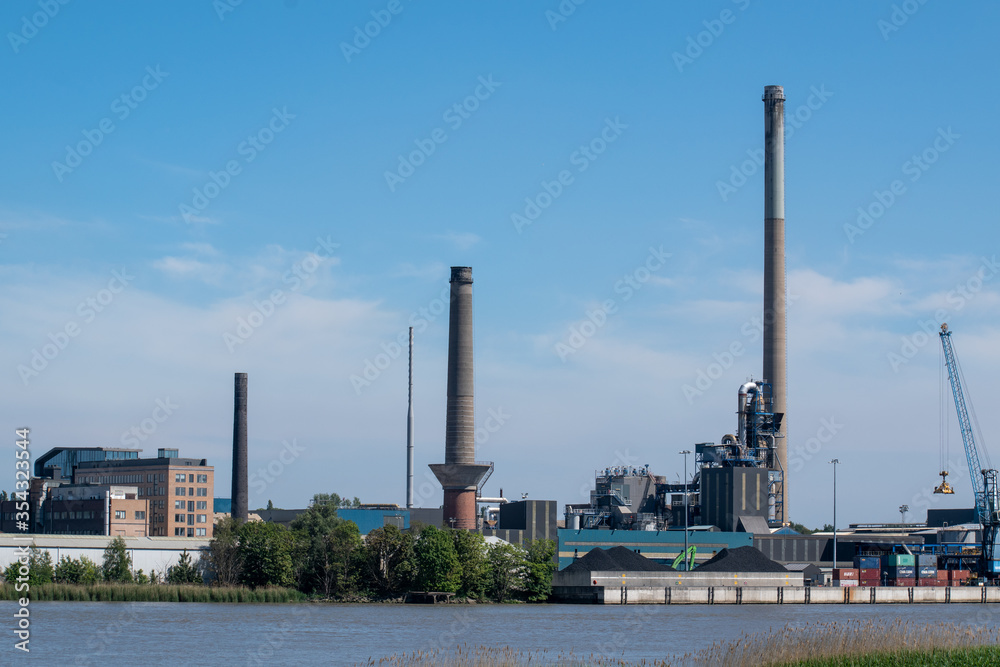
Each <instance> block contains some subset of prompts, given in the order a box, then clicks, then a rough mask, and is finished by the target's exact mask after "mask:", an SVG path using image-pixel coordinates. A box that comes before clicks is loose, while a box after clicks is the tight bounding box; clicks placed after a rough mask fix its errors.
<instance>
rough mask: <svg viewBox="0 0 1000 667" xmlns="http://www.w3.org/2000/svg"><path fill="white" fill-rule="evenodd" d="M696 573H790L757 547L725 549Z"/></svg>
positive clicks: (701, 566) (703, 564)
mask: <svg viewBox="0 0 1000 667" xmlns="http://www.w3.org/2000/svg"><path fill="white" fill-rule="evenodd" d="M695 571H696V572H788V570H787V569H785V566H783V565H781V564H780V563H775V562H774V561H773V560H771V559H770V558H768V557H767V556H765V555H764V554H762V553H761V552H760V550H759V549H757V548H755V547H736V548H735V549H723V550H722V551H720V552H719V553H717V554H715V555H714V556H712V558H711V559H710V560H707V561H705V562H704V563H702V564H701V565H699V566H698V567H697V568H695Z"/></svg>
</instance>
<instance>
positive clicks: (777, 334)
mask: <svg viewBox="0 0 1000 667" xmlns="http://www.w3.org/2000/svg"><path fill="white" fill-rule="evenodd" d="M763 100H764V379H765V380H766V381H768V382H770V383H771V388H772V390H773V392H774V412H775V413H776V414H781V415H784V417H783V418H782V422H781V434H782V435H783V436H784V437H782V438H778V439H777V440H776V441H775V454H776V458H777V461H776V462H775V464H776V466H777V467H778V468H780V469H781V471H782V479H783V482H782V485H781V489H780V492H781V503H782V504H781V511H780V512H779V513H778V516H776V517H775V518H776V519H778V520H780V521H782V522H785V521H788V517H789V516H791V514H790V512H789V502H788V419H787V413H786V412H785V408H786V405H785V398H786V396H787V392H788V383H787V377H786V375H785V361H786V355H787V351H788V346H787V342H786V338H785V332H786V326H785V303H786V300H785V295H786V292H785V91H784V89H783V88H782V87H781V86H765V87H764V97H763Z"/></svg>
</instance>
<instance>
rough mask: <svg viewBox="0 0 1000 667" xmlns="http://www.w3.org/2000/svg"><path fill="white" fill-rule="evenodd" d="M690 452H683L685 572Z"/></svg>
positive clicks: (684, 566) (684, 561)
mask: <svg viewBox="0 0 1000 667" xmlns="http://www.w3.org/2000/svg"><path fill="white" fill-rule="evenodd" d="M690 453H691V450H690V449H685V450H684V451H683V452H681V454H683V455H684V559H683V560H682V561H681V563H682V565H683V567H682V568H681V569H682V570H684V571H685V572H686V571H687V569H688V562H687V560H688V555H687V554H688V454H690Z"/></svg>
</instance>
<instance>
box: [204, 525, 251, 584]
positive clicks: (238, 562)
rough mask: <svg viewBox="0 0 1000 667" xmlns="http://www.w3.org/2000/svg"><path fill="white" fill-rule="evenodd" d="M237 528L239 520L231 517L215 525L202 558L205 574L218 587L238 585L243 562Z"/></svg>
mask: <svg viewBox="0 0 1000 667" xmlns="http://www.w3.org/2000/svg"><path fill="white" fill-rule="evenodd" d="M239 527H240V522H239V520H237V519H234V518H233V517H231V516H230V517H225V518H223V519H222V520H220V521H219V523H217V524H215V528H214V529H213V531H212V540H211V541H210V542H209V543H208V552H207V553H206V554H205V555H204V556H203V558H204V559H205V569H206V571H207V573H208V574H209V576H210V577H211V578H212V579H214V580H215V583H217V584H218V585H220V586H236V585H237V584H239V583H240V577H241V574H242V572H243V560H242V553H241V552H240V541H239Z"/></svg>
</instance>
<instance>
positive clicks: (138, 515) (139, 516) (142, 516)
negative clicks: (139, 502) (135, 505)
mask: <svg viewBox="0 0 1000 667" xmlns="http://www.w3.org/2000/svg"><path fill="white" fill-rule="evenodd" d="M135 518H136V519H141V520H143V521H145V520H146V513H145V512H139V511H138V510H137V511H136V513H135Z"/></svg>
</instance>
